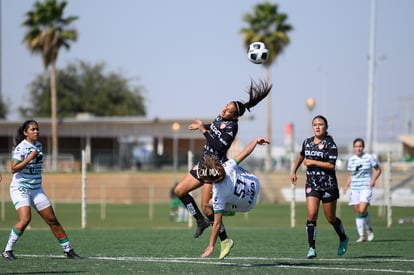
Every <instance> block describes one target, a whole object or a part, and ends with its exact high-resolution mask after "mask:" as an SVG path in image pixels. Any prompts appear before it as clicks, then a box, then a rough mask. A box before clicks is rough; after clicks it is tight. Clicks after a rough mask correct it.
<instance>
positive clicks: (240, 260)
mask: <svg viewBox="0 0 414 275" xmlns="http://www.w3.org/2000/svg"><path fill="white" fill-rule="evenodd" d="M16 256H18V257H32V258H39V257H41V258H44V257H50V258H63V256H62V255H59V256H56V255H28V254H25V255H22V254H20V255H16ZM85 259H89V260H104V261H105V260H106V261H129V262H157V263H186V264H205V265H229V266H240V267H255V266H259V265H260V263H246V262H244V261H246V260H250V261H273V262H275V263H274V267H275V268H289V269H309V270H317V269H322V270H340V271H345V270H346V271H361V272H384V273H405V274H414V271H410V270H398V269H381V268H346V269H344V268H343V267H324V266H321V265H320V264H319V263H318V266H309V265H308V264H306V265H303V261H309V263H312V262H315V261H317V262H330V261H335V262H351V263H363V262H372V261H381V262H390V263H391V262H411V263H414V259H394V258H388V259H387V258H370V259H347V258H340V259H321V258H318V259H311V260H307V259H299V258H265V257H227V258H226V259H225V260H218V259H212V258H209V259H201V258H190V257H176V258H163V257H160V258H157V257H106V256H96V257H94V256H92V257H85ZM278 261H283V262H286V261H291V262H292V264H286V263H283V264H278V263H277V262H278ZM297 261H300V263H295V262H297Z"/></svg>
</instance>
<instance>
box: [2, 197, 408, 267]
mask: <svg viewBox="0 0 414 275" xmlns="http://www.w3.org/2000/svg"><path fill="white" fill-rule="evenodd" d="M55 208H56V212H57V215H58V217H59V219H60V221H61V222H62V224H63V225H64V227H65V228H66V230H67V233H68V235H69V238H70V239H71V241H72V244H73V246H74V247H75V250H76V251H77V252H78V253H79V254H81V255H82V256H84V257H85V258H84V259H81V260H68V259H64V258H63V256H62V251H61V249H60V248H59V246H58V244H57V241H56V240H55V239H54V238H53V236H52V234H51V233H50V231H49V230H48V229H47V227H46V226H45V225H44V222H43V221H41V220H40V219H39V217H37V216H36V215H34V216H33V220H32V223H31V229H30V230H27V231H26V232H25V233H24V235H23V237H22V238H21V239H20V240H19V242H18V243H17V244H16V246H15V254H16V256H17V257H18V260H16V261H10V262H9V261H6V260H2V261H0V274H139V273H144V274H161V273H165V274H209V273H215V274H254V273H256V274H303V273H304V272H306V273H312V274H390V273H411V274H412V273H414V253H413V250H412V247H413V246H414V234H413V232H414V224H412V223H404V224H398V222H397V221H398V219H399V218H404V217H407V216H410V215H411V214H412V213H413V208H393V217H394V218H393V219H394V221H393V224H392V226H391V227H390V228H388V227H387V226H386V224H387V223H386V219H385V217H382V216H378V211H379V209H378V208H376V207H371V208H370V211H371V215H372V222H373V226H374V229H375V240H374V241H373V242H365V243H356V242H355V240H356V239H357V234H356V229H355V225H354V220H353V213H352V209H350V207H348V206H346V207H344V206H342V207H341V208H340V214H341V215H340V216H341V219H342V220H343V221H344V224H345V229H346V232H347V234H348V235H349V237H350V243H349V247H348V252H347V253H346V254H345V255H344V256H342V257H338V256H337V255H336V249H337V246H338V239H337V237H336V234H335V233H334V230H333V229H332V228H331V227H330V226H329V225H328V224H327V223H326V221H325V219H324V217H323V213H320V218H319V223H318V233H317V252H318V257H317V258H315V259H312V260H308V259H306V258H305V256H306V252H307V241H306V235H305V229H304V223H305V220H304V217H305V208H304V206H303V205H301V204H299V205H298V209H297V217H298V221H297V225H296V227H295V228H290V226H289V225H290V219H289V218H290V206H289V205H260V204H259V205H258V206H257V207H256V208H255V209H254V210H253V211H252V212H250V213H249V214H248V215H245V214H241V213H237V215H236V216H235V217H227V218H225V223H226V226H227V231H228V234H229V236H230V237H231V238H232V239H233V240H234V242H235V245H234V247H233V249H232V251H231V253H230V255H229V256H228V257H227V258H225V259H224V260H221V261H220V260H218V259H217V257H218V255H219V247H220V245H219V244H217V246H216V249H215V251H214V253H213V255H211V256H210V258H208V259H201V258H200V255H201V253H202V252H203V250H204V248H205V246H206V245H207V242H208V237H209V229H207V230H206V232H205V233H204V234H203V235H202V236H201V237H200V238H198V239H194V238H193V237H192V234H193V231H194V228H188V227H187V224H183V223H175V222H172V221H170V219H169V209H168V205H156V206H154V208H153V210H152V212H151V211H149V208H148V206H146V205H107V207H106V209H105V215H102V214H103V213H102V212H101V209H102V208H101V206H99V205H92V206H88V227H87V229H80V205H77V204H58V205H56V206H55ZM6 210H7V211H6V215H5V220H3V221H2V222H1V224H0V226H1V230H0V242H1V243H3V244H0V245H1V246H3V245H4V244H5V242H6V240H7V235H8V232H9V230H10V226H11V225H12V224H14V222H15V219H16V215H15V214H14V213H13V211H10V209H9V208H7V209H6ZM11 210H12V209H11ZM149 213H153V218H152V219H150V215H149ZM101 215H102V216H101ZM103 216H105V219H104V220H102V219H101V217H103ZM0 260H1V259H0Z"/></svg>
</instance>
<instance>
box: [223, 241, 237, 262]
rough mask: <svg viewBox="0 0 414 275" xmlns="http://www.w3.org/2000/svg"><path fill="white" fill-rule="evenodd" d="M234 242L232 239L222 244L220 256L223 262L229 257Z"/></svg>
mask: <svg viewBox="0 0 414 275" xmlns="http://www.w3.org/2000/svg"><path fill="white" fill-rule="evenodd" d="M233 245H234V242H233V240H232V239H225V240H224V241H222V242H221V250H220V256H219V259H220V260H222V259H224V257H226V256H227V255H229V253H230V250H231V248H232V247H233Z"/></svg>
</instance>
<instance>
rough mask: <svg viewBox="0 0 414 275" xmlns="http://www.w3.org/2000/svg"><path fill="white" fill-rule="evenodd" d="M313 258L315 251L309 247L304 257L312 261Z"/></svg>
mask: <svg viewBox="0 0 414 275" xmlns="http://www.w3.org/2000/svg"><path fill="white" fill-rule="evenodd" d="M315 257H316V249H315V248H312V247H309V250H308V255H306V258H308V259H312V258H315Z"/></svg>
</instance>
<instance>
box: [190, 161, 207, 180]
mask: <svg viewBox="0 0 414 275" xmlns="http://www.w3.org/2000/svg"><path fill="white" fill-rule="evenodd" d="M197 170H198V163H197V164H196V165H194V166H193V168H191V170H190V171H189V173H190V174H191V175H192V176H193V177H194V178H195V179H197V180H198V181H199V182H201V183H203V184H204V183H207V184H212V182H208V181H202V180H201V179H200V178H199V177H198V175H197Z"/></svg>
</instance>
